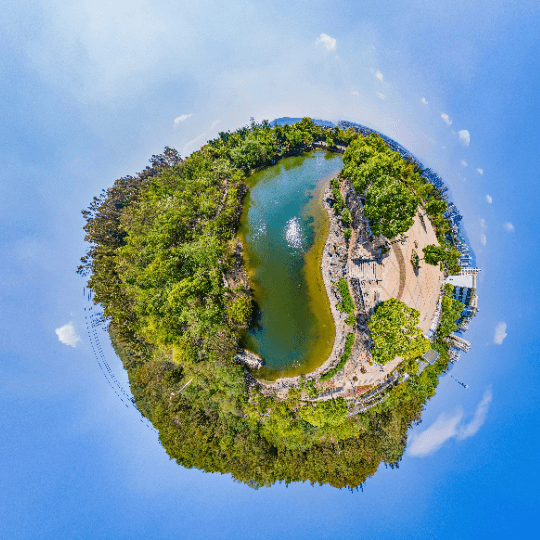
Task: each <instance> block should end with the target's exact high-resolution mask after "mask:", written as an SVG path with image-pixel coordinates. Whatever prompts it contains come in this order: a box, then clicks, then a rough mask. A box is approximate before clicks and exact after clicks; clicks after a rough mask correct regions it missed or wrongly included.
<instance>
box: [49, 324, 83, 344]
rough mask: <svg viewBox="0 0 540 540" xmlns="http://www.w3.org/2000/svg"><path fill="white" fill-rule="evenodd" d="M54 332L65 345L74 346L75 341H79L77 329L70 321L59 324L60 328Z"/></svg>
mask: <svg viewBox="0 0 540 540" xmlns="http://www.w3.org/2000/svg"><path fill="white" fill-rule="evenodd" d="M55 332H56V335H57V336H58V339H59V340H60V341H61V342H62V343H64V344H65V345H69V346H71V347H76V346H77V343H79V341H81V338H80V337H79V336H78V335H77V331H76V330H75V326H73V323H72V322H69V323H67V324H64V326H61V327H60V328H57V329H56V330H55Z"/></svg>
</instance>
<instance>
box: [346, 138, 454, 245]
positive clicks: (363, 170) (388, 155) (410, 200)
mask: <svg viewBox="0 0 540 540" xmlns="http://www.w3.org/2000/svg"><path fill="white" fill-rule="evenodd" d="M343 163H344V166H343V171H342V173H341V176H342V177H343V178H349V179H350V180H351V182H352V185H353V186H354V189H355V190H356V192H357V193H358V194H361V195H363V196H364V198H365V203H366V204H365V206H364V213H365V214H366V216H367V217H368V218H369V221H370V225H371V230H372V232H373V234H375V235H380V234H382V235H384V236H385V237H387V238H394V237H395V236H398V235H399V234H403V233H405V232H406V231H407V230H408V229H409V228H410V227H411V226H412V224H413V218H414V216H415V214H416V212H417V210H418V205H419V204H422V205H423V206H424V208H425V210H426V212H427V214H428V215H429V217H430V219H431V222H432V223H433V225H434V227H435V229H436V232H437V237H438V239H439V242H440V243H442V244H444V243H445V242H446V240H445V234H446V233H448V231H449V230H450V228H449V226H448V222H447V220H446V219H445V218H444V215H443V214H444V212H445V210H446V202H445V201H444V200H442V197H441V194H440V192H439V191H438V190H437V189H436V188H435V186H433V185H432V184H430V183H428V182H427V181H426V179H425V178H423V177H422V176H421V173H422V171H421V169H420V167H419V166H418V165H417V164H416V163H415V162H414V161H404V160H403V159H402V158H401V156H400V155H399V153H398V152H395V151H392V150H390V148H388V147H387V146H386V144H385V143H384V141H383V140H382V139H381V138H380V137H379V136H378V135H376V134H375V133H373V134H371V135H369V136H368V137H361V138H357V139H354V140H353V141H352V142H351V143H350V145H349V146H348V148H347V150H346V151H345V154H344V156H343Z"/></svg>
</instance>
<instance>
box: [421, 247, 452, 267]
mask: <svg viewBox="0 0 540 540" xmlns="http://www.w3.org/2000/svg"><path fill="white" fill-rule="evenodd" d="M422 251H423V252H424V261H426V262H427V263H428V264H432V265H437V264H439V263H443V265H444V267H445V268H446V269H447V271H448V272H449V273H451V274H453V273H457V272H459V270H460V269H461V267H460V265H459V262H458V259H459V257H460V256H461V254H460V253H459V251H457V250H455V249H454V248H451V247H449V246H447V245H445V246H436V245H435V244H430V245H429V246H426V247H425V248H423V250H422Z"/></svg>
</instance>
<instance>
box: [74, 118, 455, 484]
mask: <svg viewBox="0 0 540 540" xmlns="http://www.w3.org/2000/svg"><path fill="white" fill-rule="evenodd" d="M317 141H323V142H326V143H327V144H329V145H330V146H333V145H338V144H339V145H343V146H348V148H347V151H346V152H345V155H344V163H345V166H344V169H343V172H342V176H344V177H345V176H346V177H348V178H350V179H351V180H352V182H353V185H354V187H355V189H356V190H357V192H358V193H361V194H362V195H363V196H364V197H365V202H366V205H365V209H366V214H367V215H368V217H369V219H370V224H371V227H372V230H373V231H374V232H377V233H382V234H384V235H386V236H387V237H389V238H391V237H393V236H395V235H396V234H399V233H401V232H404V231H406V230H407V228H408V227H407V225H408V226H410V220H411V218H412V216H413V215H414V213H415V212H416V208H417V207H418V205H419V204H423V205H424V207H425V208H426V210H427V211H428V214H429V215H430V216H431V217H432V220H433V222H434V224H435V225H436V227H437V232H438V235H439V237H440V241H441V245H442V246H444V242H445V240H444V235H445V233H446V232H447V231H446V229H445V227H447V225H446V221H445V220H444V219H443V217H442V213H443V212H444V209H445V203H444V201H442V200H441V199H440V196H439V194H438V192H437V190H436V189H435V188H434V187H433V186H431V185H430V184H428V183H426V182H425V180H424V179H423V178H421V176H420V172H421V171H420V170H419V168H418V166H417V165H416V164H415V163H414V162H410V163H408V162H404V161H403V160H402V159H401V158H400V157H399V154H397V153H396V152H392V151H390V150H389V149H388V148H387V146H386V145H385V144H384V141H383V140H382V139H380V138H379V137H378V136H376V135H370V136H369V137H362V136H361V135H359V134H358V133H356V132H355V131H354V130H353V129H349V130H347V131H345V130H343V129H341V128H339V127H336V128H324V127H322V126H319V125H316V124H314V123H313V122H312V121H311V120H310V119H309V118H305V119H303V120H302V121H301V122H298V123H296V124H294V125H290V126H289V125H283V126H279V125H278V126H275V127H273V126H271V125H270V124H269V123H268V122H263V123H261V124H257V123H255V122H252V123H251V125H250V126H247V127H243V128H241V129H239V130H237V131H235V132H232V133H231V132H222V133H220V134H219V137H218V138H216V139H214V140H212V141H209V142H208V143H207V144H206V145H204V146H203V147H202V148H201V149H200V150H198V151H197V152H194V153H193V154H191V156H189V157H188V158H187V159H182V158H181V157H180V156H179V155H178V153H177V152H176V151H175V150H173V149H170V148H165V151H164V153H163V154H161V155H157V156H152V158H151V160H150V166H148V167H147V168H146V169H145V170H144V171H142V172H141V173H139V174H137V175H135V176H126V177H124V178H120V179H118V180H116V181H115V183H114V185H113V186H112V187H111V188H109V189H108V190H104V191H103V192H102V193H101V195H100V196H99V197H95V198H94V200H93V202H92V203H91V205H90V207H89V209H88V210H85V211H84V212H83V214H84V216H85V219H86V225H85V231H86V240H87V241H88V242H89V245H90V247H89V250H88V253H87V255H86V256H85V257H83V259H82V264H81V266H80V267H79V272H80V273H81V274H82V275H85V276H87V277H88V285H89V287H90V288H91V289H92V290H93V291H94V293H95V296H94V299H95V302H96V303H98V304H101V305H102V306H103V309H104V315H105V318H106V321H107V324H108V325H109V333H110V335H111V339H112V342H113V345H114V347H115V350H116V351H117V353H118V355H119V356H120V358H121V359H122V362H123V364H124V366H125V368H126V370H127V372H128V375H129V381H130V385H131V390H132V392H133V395H134V397H135V401H136V404H137V407H138V408H139V410H140V411H141V413H142V414H143V415H144V416H146V417H147V418H149V420H150V421H151V422H152V424H153V425H154V426H155V427H156V428H157V429H158V430H159V437H160V441H161V443H162V445H163V447H164V448H165V449H166V451H167V453H168V454H169V455H170V456H171V458H173V459H175V460H176V461H177V462H178V463H179V464H181V465H183V466H184V467H196V468H199V469H202V470H204V471H207V472H220V473H230V474H231V475H232V476H233V478H235V479H237V480H239V481H242V482H246V483H248V484H249V485H250V486H252V487H259V486H264V485H271V484H272V483H274V482H276V481H285V482H294V481H301V480H304V481H309V482H312V483H321V484H322V483H329V484H331V485H332V486H336V487H350V488H352V487H356V486H360V485H361V484H362V483H363V482H364V481H365V480H366V478H368V477H369V476H371V475H372V474H373V473H374V472H375V471H376V470H377V468H378V467H379V465H380V463H381V462H382V463H385V464H387V465H390V466H396V465H397V464H398V462H399V461H400V459H401V456H402V454H403V451H404V448H405V446H406V441H407V430H408V428H409V427H410V426H411V425H412V423H413V422H416V421H419V419H420V413H421V410H422V408H423V406H424V404H425V402H426V400H427V399H429V397H430V396H432V395H433V394H434V392H435V388H436V386H437V383H438V375H439V374H441V373H442V372H443V371H444V370H445V369H446V368H447V366H448V360H449V358H448V346H447V345H446V343H445V342H444V341H443V340H442V339H440V340H439V341H436V342H435V343H434V344H433V347H434V348H435V349H436V350H438V351H439V352H440V356H439V358H438V360H437V362H436V363H435V364H434V365H433V366H428V367H427V368H426V369H425V370H424V371H423V372H422V373H421V374H420V375H413V376H412V377H411V378H410V379H409V380H408V381H407V382H406V383H401V384H399V385H397V386H395V387H394V388H392V389H391V392H390V393H389V396H388V398H387V399H386V400H385V401H384V402H383V403H381V404H380V405H377V406H376V407H374V408H372V409H370V410H369V411H367V412H365V413H363V414H357V415H355V416H347V406H346V403H345V401H344V400H343V399H336V400H329V401H325V402H319V403H318V404H312V403H308V402H306V401H303V400H302V399H301V393H300V391H294V390H290V391H289V394H288V397H287V399H286V400H284V401H280V400H277V399H275V398H272V397H265V396H263V395H262V394H261V393H260V391H259V390H258V389H257V387H254V386H252V385H250V384H249V381H250V375H249V374H248V372H247V371H246V370H245V368H244V367H242V366H241V365H239V364H238V363H236V362H235V357H236V355H237V352H238V350H239V340H240V337H241V335H242V333H243V332H244V331H245V329H246V328H247V327H248V324H249V322H250V319H251V311H252V303H251V293H250V288H249V283H248V282H247V280H246V278H245V273H244V272H243V269H242V258H241V245H239V242H238V240H237V237H236V230H237V226H238V221H239V217H240V214H241V205H242V198H243V196H244V194H245V193H246V190H247V187H246V184H245V180H246V178H247V177H248V176H249V175H250V174H252V173H253V171H255V170H257V169H260V168H262V167H265V166H268V165H271V164H273V163H275V162H276V161H277V160H278V159H280V158H282V157H284V156H289V155H294V154H300V153H303V152H307V151H310V150H312V149H313V144H314V143H316V142H317ZM396 154H397V156H396ZM398 158H399V159H398ZM336 210H339V212H340V213H341V212H342V211H343V207H342V208H339V209H336ZM345 219H347V214H346V213H345ZM445 249H446V248H445ZM426 255H428V256H429V254H426ZM435 256H439V257H438V259H437V260H443V259H444V254H443V253H439V252H437V253H435ZM431 257H432V258H433V257H434V255H433V254H431ZM347 301H348V298H347V299H346V301H345V304H344V305H343V309H344V310H345V311H350V309H349V308H350V306H348V305H347ZM445 307H447V308H448V309H447V310H446V311H445V313H449V314H450V315H449V316H450V317H451V316H452V315H453V313H454V311H455V308H457V306H454V305H451V306H445ZM405 315H407V316H408V317H410V316H411V314H409V313H408V312H407V313H405ZM405 315H404V316H405ZM412 316H413V318H414V314H412ZM375 322H376V321H374V324H375ZM450 322H453V321H450ZM450 322H449V325H448V326H450ZM374 328H375V326H374ZM353 339H354V335H353ZM396 339H397V338H396ZM398 341H399V340H396V343H398ZM424 345H425V344H424V343H422V344H421V346H420V347H417V349H415V350H414V351H409V356H410V357H411V358H412V357H414V356H415V355H417V354H418V353H419V351H420V350H421V351H422V352H423V351H424V349H425V346H424ZM347 347H348V348H349V350H348V353H350V348H351V347H352V342H351V343H350V344H349V342H348V343H347ZM396 347H397V348H399V346H398V344H397V345H396ZM396 350H397V349H396ZM345 352H346V353H347V351H345ZM348 353H347V354H346V358H345V360H344V361H345V362H346V361H347V358H348ZM413 359H414V358H413ZM409 364H410V367H411V369H410V372H411V373H413V372H414V365H413V364H415V363H413V362H409Z"/></svg>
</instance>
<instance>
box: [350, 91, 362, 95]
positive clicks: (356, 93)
mask: <svg viewBox="0 0 540 540" xmlns="http://www.w3.org/2000/svg"><path fill="white" fill-rule="evenodd" d="M351 94H352V95H353V96H359V95H360V92H357V91H356V90H353V91H352V92H351Z"/></svg>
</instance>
